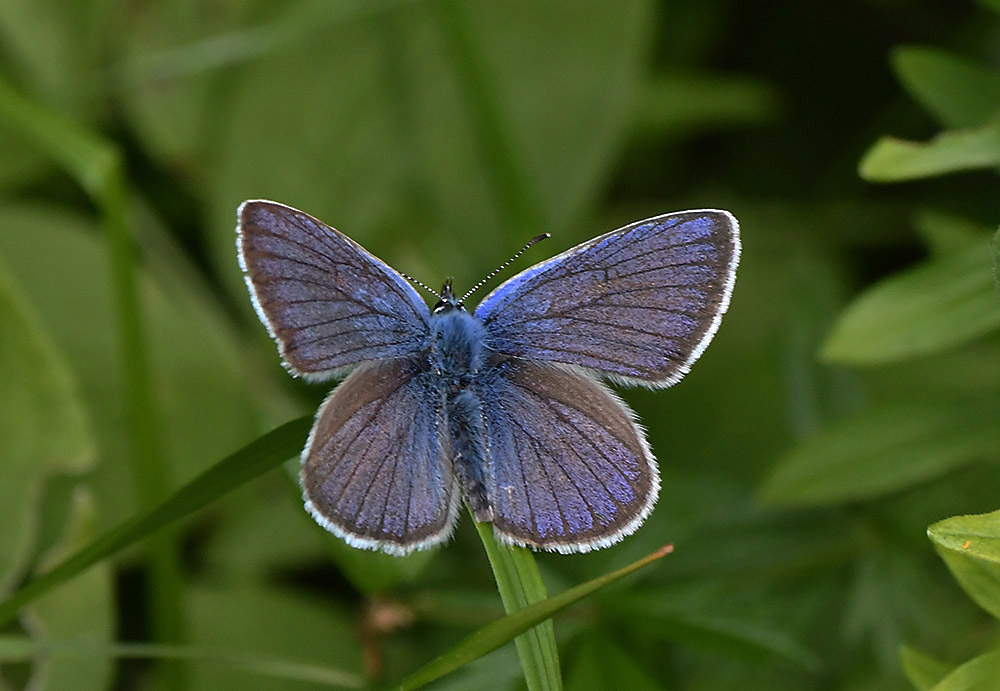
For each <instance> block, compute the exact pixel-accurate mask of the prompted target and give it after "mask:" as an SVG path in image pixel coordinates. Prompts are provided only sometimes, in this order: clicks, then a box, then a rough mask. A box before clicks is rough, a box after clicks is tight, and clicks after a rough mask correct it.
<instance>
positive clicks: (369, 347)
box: [236, 201, 429, 379]
mask: <svg viewBox="0 0 1000 691" xmlns="http://www.w3.org/2000/svg"><path fill="white" fill-rule="evenodd" d="M238 216H239V225H237V227H236V232H237V247H238V249H239V256H240V266H241V267H242V268H243V271H244V278H245V279H246V283H247V287H248V288H249V289H250V296H251V298H252V299H253V303H254V306H255V307H256V309H257V314H258V315H259V316H260V319H261V321H262V322H263V323H264V325H265V326H266V327H267V328H268V331H270V333H271V336H272V337H273V338H274V340H275V341H276V342H277V343H278V350H279V351H280V352H281V356H282V358H283V359H284V361H285V364H286V366H287V367H288V369H289V370H291V371H292V372H293V373H295V374H299V375H303V376H306V377H309V378H313V379H323V378H329V377H330V376H334V375H336V374H337V370H340V369H343V368H345V367H349V366H351V365H355V364H357V363H359V362H363V361H366V360H379V359H384V358H392V357H401V356H406V355H412V354H414V353H416V352H418V351H419V350H420V349H421V348H422V346H423V343H424V340H425V339H426V335H427V320H428V317H429V313H428V310H427V306H426V304H425V303H424V302H423V300H421V299H420V296H419V295H417V293H416V291H415V290H414V289H413V288H412V287H411V286H410V285H409V284H408V283H407V282H406V280H405V279H404V278H403V277H402V276H400V275H399V274H398V273H397V272H396V271H394V270H393V269H392V268H390V267H389V266H388V265H387V264H386V263H385V262H383V261H382V260H381V259H378V258H377V257H375V256H374V255H372V254H371V253H369V252H368V251H367V250H365V249H364V248H363V247H361V245H359V244H357V243H356V242H354V241H353V240H351V239H350V238H349V237H347V236H346V235H344V234H343V233H341V232H339V231H337V230H335V229H334V228H331V227H330V226H328V225H326V224H324V223H322V222H320V221H318V220H316V219H315V218H313V217H312V216H309V215H307V214H304V213H302V212H301V211H296V210H295V209H292V208H290V207H287V206H283V205H281V204H275V203H274V202H267V201H247V202H243V204H241V205H240V209H239V212H238Z"/></svg>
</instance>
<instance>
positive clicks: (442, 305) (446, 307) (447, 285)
mask: <svg viewBox="0 0 1000 691" xmlns="http://www.w3.org/2000/svg"><path fill="white" fill-rule="evenodd" d="M439 295H440V298H441V299H440V300H439V301H438V303H437V304H436V305H434V314H443V313H445V312H451V311H452V310H461V311H463V312H464V311H465V305H464V304H463V303H462V301H461V300H459V299H458V298H457V297H455V293H454V292H452V289H451V279H450V278H448V279H446V280H445V282H444V285H443V286H441V293H440V294H439Z"/></svg>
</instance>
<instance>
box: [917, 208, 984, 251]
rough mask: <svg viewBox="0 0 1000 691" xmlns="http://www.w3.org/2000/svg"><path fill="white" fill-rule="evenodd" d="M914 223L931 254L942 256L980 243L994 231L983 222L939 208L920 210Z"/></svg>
mask: <svg viewBox="0 0 1000 691" xmlns="http://www.w3.org/2000/svg"><path fill="white" fill-rule="evenodd" d="M913 225H914V227H915V228H916V231H917V232H918V233H919V234H920V237H921V239H922V240H923V241H924V243H925V244H926V245H927V247H928V249H929V250H930V252H931V254H933V255H941V256H948V255H950V254H954V253H956V252H960V251H962V250H964V249H966V248H967V247H971V246H972V245H977V244H980V243H981V241H982V238H983V237H985V236H986V235H989V234H991V233H992V232H993V229H992V228H990V227H989V226H986V225H984V224H982V223H978V222H976V221H972V220H970V219H968V218H966V217H964V216H960V215H957V214H953V213H949V212H946V211H940V210H938V209H921V210H919V211H918V212H917V213H916V214H915V215H914V218H913Z"/></svg>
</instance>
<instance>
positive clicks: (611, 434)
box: [479, 360, 659, 552]
mask: <svg viewBox="0 0 1000 691" xmlns="http://www.w3.org/2000/svg"><path fill="white" fill-rule="evenodd" d="M479 393H480V398H481V400H482V402H483V417H484V431H485V435H486V448H487V449H488V460H487V465H488V467H487V473H486V476H487V482H486V487H487V495H488V497H489V501H490V504H491V506H492V520H493V528H494V530H495V531H496V533H497V535H498V536H499V537H500V539H501V540H504V541H506V542H509V543H513V544H518V545H525V546H530V547H537V548H541V549H546V550H553V551H557V552H587V551H589V550H591V549H596V548H599V547H605V546H607V545H610V544H612V543H614V542H617V541H618V540H620V539H621V538H622V537H624V536H625V535H629V534H631V533H632V532H634V531H635V530H636V529H637V528H638V527H639V525H640V524H641V523H642V521H643V520H645V518H646V516H647V515H649V512H650V511H651V510H652V508H653V503H654V502H655V501H656V495H657V493H658V491H659V473H658V469H657V466H656V461H655V460H654V459H653V456H652V454H651V453H650V451H649V447H648V445H647V444H646V441H645V438H644V436H643V433H642V430H640V429H639V428H638V426H637V425H636V424H635V423H634V422H633V420H632V413H631V411H630V410H629V409H628V408H627V407H625V404H624V403H622V402H621V401H620V400H619V399H618V398H616V397H615V396H614V394H612V393H611V392H610V391H608V390H607V389H606V388H605V387H604V386H602V385H601V384H600V383H598V382H596V381H594V380H593V379H591V378H590V377H588V376H585V375H583V374H578V373H576V372H571V371H567V370H565V369H561V368H558V367H556V366H551V365H539V364H533V363H529V362H524V361H517V360H508V361H507V362H504V363H503V364H501V365H500V366H499V367H497V368H496V369H495V370H493V371H492V373H491V374H490V375H489V376H487V377H485V378H484V379H483V381H482V383H481V390H480V392H479ZM484 518H485V517H484ZM480 520H482V518H480Z"/></svg>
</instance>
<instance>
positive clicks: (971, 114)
mask: <svg viewBox="0 0 1000 691" xmlns="http://www.w3.org/2000/svg"><path fill="white" fill-rule="evenodd" d="M892 66H893V68H894V70H895V72H896V76H897V77H899V81H900V82H902V84H903V86H904V87H906V90H907V91H909V92H910V94H912V95H913V97H914V98H916V99H917V100H918V101H920V103H921V104H922V105H923V106H924V108H926V109H927V110H928V111H930V113H931V115H933V116H934V117H935V118H937V120H938V121H939V122H940V123H941V125H942V126H944V127H946V128H948V129H960V128H963V127H975V126H977V125H982V124H983V123H985V122H987V121H988V120H990V119H991V118H992V117H994V116H995V115H997V113H1000V73H998V72H997V71H996V70H995V69H991V68H988V67H986V66H985V65H981V64H979V63H976V62H972V61H971V60H968V59H966V58H963V57H960V56H958V55H954V54H952V53H949V52H947V51H944V50H940V49H938V48H927V47H923V46H903V47H900V48H896V49H895V50H894V51H893V53H892Z"/></svg>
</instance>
